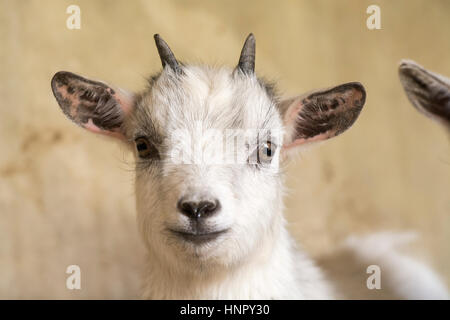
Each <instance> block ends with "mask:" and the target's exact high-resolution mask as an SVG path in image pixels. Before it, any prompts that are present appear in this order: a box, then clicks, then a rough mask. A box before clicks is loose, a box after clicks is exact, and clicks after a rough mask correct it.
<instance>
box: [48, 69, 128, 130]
mask: <svg viewBox="0 0 450 320" xmlns="http://www.w3.org/2000/svg"><path fill="white" fill-rule="evenodd" d="M51 85H52V90H53V94H54V96H55V98H56V101H58V104H59V106H60V108H61V110H62V111H63V112H64V114H65V115H66V116H67V117H68V118H69V119H70V120H72V121H73V122H75V123H76V124H77V125H79V126H81V127H83V128H85V129H87V130H89V131H91V132H94V133H100V134H105V135H108V136H114V137H117V138H121V139H123V138H124V135H123V133H122V130H121V126H122V123H123V121H124V119H125V117H126V115H127V114H128V113H129V112H130V110H131V108H132V106H133V97H132V95H130V94H127V93H126V92H124V91H123V90H120V89H118V90H115V89H113V88H111V87H109V86H108V85H106V84H104V83H102V82H98V81H93V80H88V79H85V78H83V77H81V76H79V75H76V74H73V73H71V72H66V71H60V72H58V73H56V74H55V75H54V76H53V79H52V82H51Z"/></svg>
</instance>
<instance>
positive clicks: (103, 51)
mask: <svg viewBox="0 0 450 320" xmlns="http://www.w3.org/2000/svg"><path fill="white" fill-rule="evenodd" d="M71 4H76V5H78V6H79V7H80V9H81V29H79V30H69V29H68V28H67V27H66V20H67V18H68V17H69V14H67V13H66V8H67V7H68V6H69V5H71ZM372 4H376V5H379V6H380V8H381V27H382V29H381V30H368V29H367V27H366V19H367V18H368V16H369V14H367V13H366V9H367V7H368V6H369V5H372ZM449 31H450V2H449V1H446V0H442V1H438V0H434V1H425V0H414V1H412V0H408V1H406V0H403V1H402V0H396V1H392V0H391V1H389V0H386V1H380V0H377V1H375V0H372V1H359V0H358V1H357V0H353V1H351V0H347V1H333V0H320V1H317V0H315V1H313V0H309V1H261V0H259V1H245V2H242V1H238V0H233V1H206V0H204V1H183V0H178V1H175V0H173V1H167V0H165V1H143V0H142V1H75V0H72V1H65V0H64V1H61V0H58V1H56V0H55V1H51V0H45V1H37V0H35V1H31V0H29V1H12V0H0V298H63V299H66V298H137V297H138V296H139V279H140V276H141V269H140V268H141V267H140V263H141V261H142V259H143V254H144V250H143V247H142V244H141V241H140V239H139V236H138V234H137V227H136V222H135V212H134V210H135V209H134V198H133V179H134V177H133V167H132V165H131V161H130V157H129V155H127V153H126V151H125V150H124V149H123V148H121V147H120V146H119V145H118V144H116V143H114V142H113V141H110V140H108V139H107V138H101V137H98V136H94V135H92V134H90V133H88V132H85V131H83V130H81V129H79V128H77V127H76V126H75V125H73V124H72V123H70V122H69V121H68V120H66V118H65V117H64V115H63V114H62V113H61V111H60V109H59V107H58V105H57V103H56V101H55V99H54V98H53V95H52V92H51V89H50V79H51V77H52V76H53V74H54V73H55V72H57V71H59V70H68V71H72V72H75V73H79V74H82V75H84V76H86V77H90V78H94V79H101V80H104V81H107V82H109V83H112V84H116V85H118V86H121V87H124V88H126V89H129V90H141V89H143V88H144V86H145V85H146V81H145V77H146V76H148V75H149V74H151V73H154V72H156V71H158V70H159V69H160V68H161V65H160V60H159V56H158V55H157V51H156V48H155V45H154V41H153V34H154V33H160V34H161V35H162V36H163V38H164V39H165V40H166V41H167V42H168V43H169V45H170V46H171V48H172V50H173V51H174V53H175V55H176V56H177V57H178V58H179V59H181V60H183V61H186V62H199V61H201V62H205V63H208V64H219V65H220V64H226V65H230V66H234V65H235V64H236V63H237V60H238V57H239V52H240V50H241V48H242V44H243V41H244V39H245V37H246V36H247V34H248V33H249V32H253V33H254V34H255V36H256V39H257V41H256V43H257V50H256V56H257V59H256V69H257V72H258V73H259V75H262V76H265V77H267V78H269V79H272V80H275V81H277V82H278V86H279V89H280V91H281V92H282V93H284V94H286V95H294V94H298V93H302V92H305V91H309V90H311V89H316V88H321V87H327V86H332V85H337V84H340V83H343V82H349V81H360V82H362V83H363V84H364V86H365V87H366V90H367V94H368V96H367V102H366V105H365V108H364V110H363V112H362V114H361V116H360V118H359V119H358V121H357V122H356V123H355V125H354V126H353V127H352V128H351V129H350V130H349V131H348V132H346V133H345V134H343V135H342V136H340V137H338V138H336V139H334V140H331V141H329V142H328V143H326V144H322V145H320V146H319V147H316V148H312V149H310V150H308V151H307V152H305V153H303V154H302V156H301V158H300V159H298V160H297V161H294V162H292V163H290V164H289V166H288V168H287V170H286V173H287V176H286V179H287V184H288V188H289V193H288V195H287V197H286V206H287V212H286V215H287V219H288V221H289V223H290V230H291V231H292V233H293V234H294V235H295V237H296V239H297V240H298V242H299V243H301V244H302V246H303V247H304V248H305V250H306V251H308V252H309V253H310V254H311V255H313V256H314V257H320V256H323V255H326V254H328V253H330V252H333V250H334V249H335V248H336V246H337V245H338V244H339V243H340V242H341V241H342V240H344V239H345V238H346V237H347V236H349V235H354V234H366V233H369V232H373V231H380V230H393V231H402V230H406V231H409V230H413V231H417V232H418V233H419V234H420V236H421V238H420V239H419V241H418V242H417V244H416V246H417V249H418V250H419V251H420V252H421V254H422V255H423V257H424V259H427V261H428V262H429V263H430V264H431V265H432V266H433V267H434V268H435V269H436V270H437V271H438V272H439V273H440V274H441V275H442V276H443V277H444V279H445V280H446V281H447V284H448V285H450V198H449V190H450V141H449V139H448V136H447V135H446V132H445V130H443V128H441V127H440V126H439V125H437V124H436V123H433V122H432V121H430V120H429V119H427V118H425V117H423V116H422V115H421V114H419V113H418V112H417V111H416V110H415V109H413V107H412V106H411V105H410V103H409V102H408V100H407V98H406V96H405V94H404V92H403V89H402V87H401V85H400V82H399V80H398V76H397V66H398V63H399V61H400V59H402V58H410V59H414V60H416V61H417V62H419V63H420V64H422V65H424V66H425V67H427V68H429V69H431V70H434V71H437V72H440V73H442V74H447V75H450V59H449V55H450V36H449ZM72 264H76V265H79V266H80V267H81V276H82V281H81V286H82V289H81V290H72V291H70V290H68V289H66V278H67V277H68V275H67V274H66V273H65V272H66V268H67V266H69V265H72Z"/></svg>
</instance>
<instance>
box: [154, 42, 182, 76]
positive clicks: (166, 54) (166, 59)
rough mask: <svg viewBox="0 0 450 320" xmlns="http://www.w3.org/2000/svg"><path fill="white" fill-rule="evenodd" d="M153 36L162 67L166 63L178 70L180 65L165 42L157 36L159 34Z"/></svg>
mask: <svg viewBox="0 0 450 320" xmlns="http://www.w3.org/2000/svg"><path fill="white" fill-rule="evenodd" d="M153 37H154V38H155V43H156V48H157V49H158V53H159V57H160V58H161V62H162V66H163V68H164V67H165V66H166V64H167V65H169V67H170V68H172V69H173V70H174V71H178V70H179V69H180V66H179V64H178V61H177V59H176V58H175V56H174V54H173V52H172V50H170V48H169V46H168V45H167V43H166V42H165V41H164V40H163V39H162V38H161V37H160V36H159V34H155V35H154V36H153Z"/></svg>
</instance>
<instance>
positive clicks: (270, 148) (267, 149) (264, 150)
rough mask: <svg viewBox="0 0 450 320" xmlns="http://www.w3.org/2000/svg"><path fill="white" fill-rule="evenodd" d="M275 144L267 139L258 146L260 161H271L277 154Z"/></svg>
mask: <svg viewBox="0 0 450 320" xmlns="http://www.w3.org/2000/svg"><path fill="white" fill-rule="evenodd" d="M275 149H276V148H275V145H274V144H273V143H271V142H270V141H267V142H266V143H264V144H263V145H262V146H260V147H259V148H258V163H270V162H271V161H272V157H273V155H274V154H275Z"/></svg>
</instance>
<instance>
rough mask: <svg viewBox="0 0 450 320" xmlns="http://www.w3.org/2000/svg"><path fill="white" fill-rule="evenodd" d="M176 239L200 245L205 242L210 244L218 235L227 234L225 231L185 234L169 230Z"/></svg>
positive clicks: (184, 232)
mask: <svg viewBox="0 0 450 320" xmlns="http://www.w3.org/2000/svg"><path fill="white" fill-rule="evenodd" d="M170 231H171V232H172V233H173V234H175V235H176V236H177V237H178V238H181V239H183V240H184V241H186V242H191V243H194V244H202V243H206V242H211V241H213V240H215V239H216V238H218V237H219V236H220V235H222V234H224V233H225V232H227V231H228V230H227V229H224V230H220V231H214V232H186V231H181V230H170Z"/></svg>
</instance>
